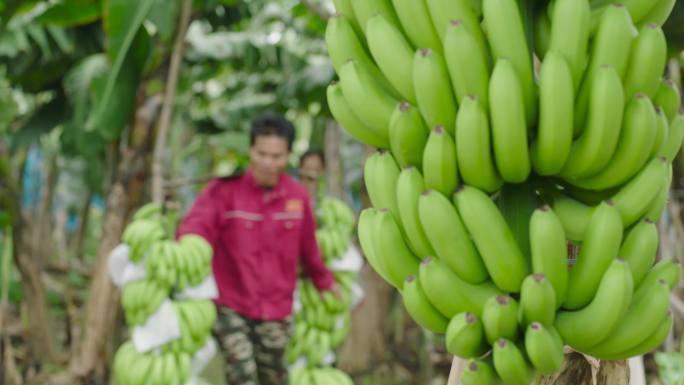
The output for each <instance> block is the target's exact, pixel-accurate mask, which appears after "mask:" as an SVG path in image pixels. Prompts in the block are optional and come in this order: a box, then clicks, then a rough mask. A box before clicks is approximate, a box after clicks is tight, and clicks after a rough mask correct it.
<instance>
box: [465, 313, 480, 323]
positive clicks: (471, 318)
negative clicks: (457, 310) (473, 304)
mask: <svg viewBox="0 0 684 385" xmlns="http://www.w3.org/2000/svg"><path fill="white" fill-rule="evenodd" d="M465 321H466V323H467V324H468V325H472V324H474V323H475V322H477V316H476V315H475V314H473V313H466V314H465Z"/></svg>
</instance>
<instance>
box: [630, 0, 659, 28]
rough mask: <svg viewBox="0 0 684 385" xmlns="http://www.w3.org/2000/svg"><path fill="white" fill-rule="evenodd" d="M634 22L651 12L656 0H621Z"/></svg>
mask: <svg viewBox="0 0 684 385" xmlns="http://www.w3.org/2000/svg"><path fill="white" fill-rule="evenodd" d="M622 4H624V6H625V7H626V8H627V10H628V11H629V14H630V16H632V20H634V22H635V23H638V22H640V21H641V20H642V19H643V18H644V17H646V15H648V14H649V12H651V10H652V9H653V7H654V6H655V4H656V2H655V1H653V0H622Z"/></svg>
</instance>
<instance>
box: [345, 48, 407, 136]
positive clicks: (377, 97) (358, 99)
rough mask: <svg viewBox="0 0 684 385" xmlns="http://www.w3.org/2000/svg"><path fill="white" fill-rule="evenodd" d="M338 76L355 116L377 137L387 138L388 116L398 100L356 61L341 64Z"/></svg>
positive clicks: (366, 68)
mask: <svg viewBox="0 0 684 385" xmlns="http://www.w3.org/2000/svg"><path fill="white" fill-rule="evenodd" d="M338 74H339V75H340V85H341V86H342V92H343V94H344V98H345V99H346V100H347V103H349V106H350V107H351V108H352V110H353V111H354V112H355V113H356V116H358V117H359V119H360V120H361V121H362V122H364V123H365V124H366V125H368V126H370V127H376V128H377V129H376V133H378V135H381V136H382V137H383V138H384V137H389V133H388V127H389V121H390V117H391V116H392V113H393V112H394V108H395V107H396V106H397V104H399V101H398V100H397V99H395V98H394V97H393V96H392V95H391V94H389V93H387V91H385V89H383V88H382V85H381V83H380V82H379V81H378V80H376V78H374V77H373V75H372V73H371V72H370V71H369V70H368V67H365V66H364V65H363V64H361V63H360V62H357V61H356V60H350V61H348V62H346V63H344V64H343V65H342V67H341V68H340V71H339V72H338Z"/></svg>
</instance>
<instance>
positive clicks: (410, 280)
mask: <svg viewBox="0 0 684 385" xmlns="http://www.w3.org/2000/svg"><path fill="white" fill-rule="evenodd" d="M415 280H416V276H415V275H409V276H408V277H406V282H413V281H415Z"/></svg>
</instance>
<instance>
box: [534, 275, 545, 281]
mask: <svg viewBox="0 0 684 385" xmlns="http://www.w3.org/2000/svg"><path fill="white" fill-rule="evenodd" d="M532 278H533V279H534V280H535V281H536V282H543V281H544V280H545V279H546V276H545V275H544V274H543V273H536V274H534V275H532Z"/></svg>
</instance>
